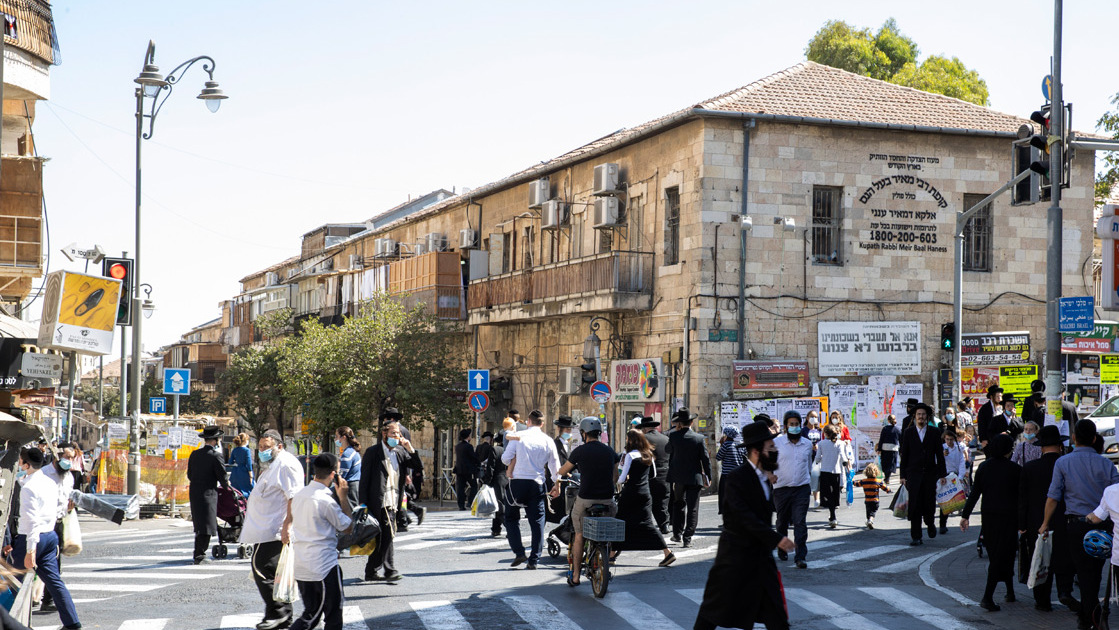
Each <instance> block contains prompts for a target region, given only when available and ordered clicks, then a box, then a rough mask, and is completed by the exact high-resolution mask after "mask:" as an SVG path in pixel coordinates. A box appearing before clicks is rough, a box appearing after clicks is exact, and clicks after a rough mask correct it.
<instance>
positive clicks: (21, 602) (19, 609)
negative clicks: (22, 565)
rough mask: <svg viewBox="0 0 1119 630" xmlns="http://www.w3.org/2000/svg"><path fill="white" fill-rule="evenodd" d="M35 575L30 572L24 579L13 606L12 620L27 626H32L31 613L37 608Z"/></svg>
mask: <svg viewBox="0 0 1119 630" xmlns="http://www.w3.org/2000/svg"><path fill="white" fill-rule="evenodd" d="M34 581H35V573H34V572H33V571H28V572H27V575H26V576H24V578H23V585H22V586H20V587H19V592H18V593H16V600H15V602H14V603H13V604H12V618H13V619H15V620H16V621H18V622H19V623H22V624H23V625H25V626H30V625H31V611H32V610H33V609H34V608H35V599H34V590H35V587H34Z"/></svg>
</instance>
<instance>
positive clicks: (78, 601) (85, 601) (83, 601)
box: [41, 597, 112, 630]
mask: <svg viewBox="0 0 1119 630" xmlns="http://www.w3.org/2000/svg"><path fill="white" fill-rule="evenodd" d="M108 599H112V598H111V597H91V598H88V599H77V598H71V600H70V601H72V602H74V603H75V604H91V603H93V602H103V601H105V600H108ZM41 630H46V628H43V629H41Z"/></svg>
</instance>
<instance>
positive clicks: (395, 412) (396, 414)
mask: <svg viewBox="0 0 1119 630" xmlns="http://www.w3.org/2000/svg"><path fill="white" fill-rule="evenodd" d="M403 418H404V414H402V413H400V410H399V409H397V408H396V407H389V408H388V409H385V410H384V411H382V412H381V415H380V417H379V418H378V419H380V420H401V419H403Z"/></svg>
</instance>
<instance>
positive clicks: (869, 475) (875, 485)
mask: <svg viewBox="0 0 1119 630" xmlns="http://www.w3.org/2000/svg"><path fill="white" fill-rule="evenodd" d="M863 475H864V476H865V479H861V480H859V486H860V487H862V489H863V500H864V501H865V502H866V527H867V529H874V515H875V514H876V513H877V512H878V491H879V490H885V491H886V492H889V491H890V489H889V488H888V487H887V486H886V484H884V483H882V473H881V471H879V470H878V466H875V465H874V464H867V465H866V469H864V470H863Z"/></svg>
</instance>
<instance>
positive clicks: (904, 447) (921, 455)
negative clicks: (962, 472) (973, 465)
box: [898, 425, 948, 488]
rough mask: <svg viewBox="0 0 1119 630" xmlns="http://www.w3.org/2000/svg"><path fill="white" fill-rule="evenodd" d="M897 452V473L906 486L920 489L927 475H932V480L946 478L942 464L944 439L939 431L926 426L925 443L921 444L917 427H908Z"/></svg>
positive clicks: (946, 472)
mask: <svg viewBox="0 0 1119 630" xmlns="http://www.w3.org/2000/svg"><path fill="white" fill-rule="evenodd" d="M899 450H900V451H901V464H900V466H899V467H898V471H899V474H900V475H901V478H902V479H905V481H906V484H907V485H908V484H915V485H913V487H915V488H916V487H920V485H921V481H922V480H923V479H925V478H926V477H927V476H928V475H932V476H933V477H932V478H933V480H936V479H943V478H944V477H947V476H948V469H947V466H945V464H944V437H943V434H942V433H941V432H940V429H937V428H936V427H934V426H932V425H926V426H925V441H924V442H922V441H921V438H920V436H919V435H918V434H917V426H916V425H913V426H911V427H909V428H908V429H906V430H905V431H904V432H903V433H902V434H901V448H900V449H899Z"/></svg>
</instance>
